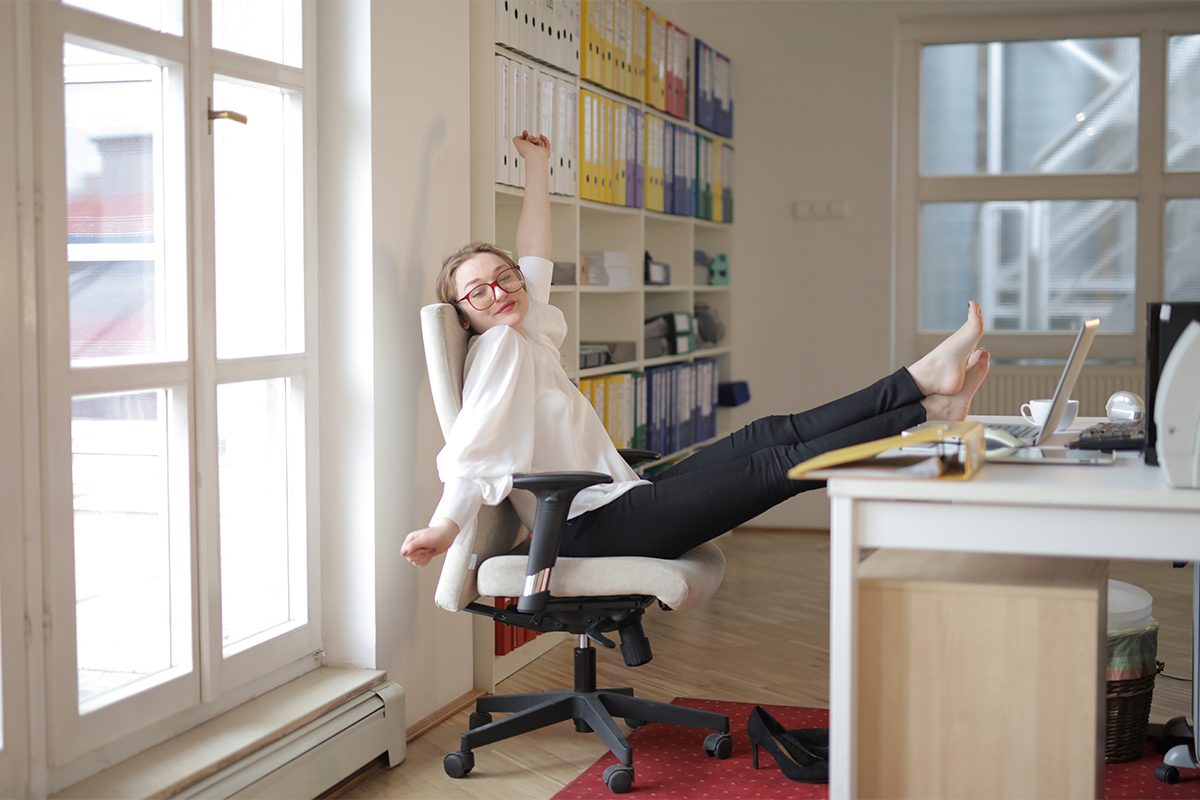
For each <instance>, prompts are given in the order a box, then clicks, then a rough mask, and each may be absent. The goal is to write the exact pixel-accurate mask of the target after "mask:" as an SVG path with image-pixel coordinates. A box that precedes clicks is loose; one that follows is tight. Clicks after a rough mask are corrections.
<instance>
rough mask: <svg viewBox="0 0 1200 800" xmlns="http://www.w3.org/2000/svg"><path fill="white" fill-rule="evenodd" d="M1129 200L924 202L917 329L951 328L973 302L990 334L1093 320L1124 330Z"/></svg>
mask: <svg viewBox="0 0 1200 800" xmlns="http://www.w3.org/2000/svg"><path fill="white" fill-rule="evenodd" d="M1136 226H1137V204H1136V202H1135V201H1133V200H1029V201H1014V202H987V203H926V204H925V205H923V206H922V208H921V328H922V330H926V331H941V330H954V329H955V328H956V327H957V326H958V325H959V324H961V323H962V309H963V306H964V305H965V304H966V302H967V301H968V300H978V301H979V302H980V304H981V305H982V306H983V313H984V319H985V322H986V324H987V327H988V329H989V330H992V331H1068V330H1075V329H1077V328H1079V327H1080V325H1081V324H1082V323H1083V321H1084V320H1087V319H1091V318H1093V317H1099V318H1100V330H1102V331H1104V332H1105V333H1131V332H1132V331H1133V327H1134V320H1135V318H1136V315H1135V308H1134V305H1135V288H1136V280H1135V267H1136V264H1135V258H1136V245H1137V228H1136Z"/></svg>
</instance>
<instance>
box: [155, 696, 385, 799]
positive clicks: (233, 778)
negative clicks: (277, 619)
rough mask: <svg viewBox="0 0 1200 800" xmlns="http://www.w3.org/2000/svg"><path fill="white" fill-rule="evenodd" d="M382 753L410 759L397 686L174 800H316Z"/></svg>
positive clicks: (356, 701) (361, 699) (355, 702)
mask: <svg viewBox="0 0 1200 800" xmlns="http://www.w3.org/2000/svg"><path fill="white" fill-rule="evenodd" d="M381 754H386V757H387V761H388V766H389V767H390V766H395V765H396V764H398V763H400V762H401V761H403V760H404V757H405V754H406V744H405V726H404V690H403V689H401V688H400V686H399V685H397V684H396V683H394V682H392V681H387V682H386V683H384V684H382V685H380V686H376V687H375V688H374V689H372V690H371V691H369V692H366V693H365V694H362V695H359V696H358V697H355V698H353V699H351V700H348V701H346V702H345V703H343V704H342V705H341V706H340V707H338V708H335V709H333V710H332V711H329V712H327V713H325V714H324V715H322V716H320V717H318V718H317V719H315V720H313V721H312V722H310V723H308V724H307V725H305V726H303V727H302V728H299V729H298V730H296V731H294V732H293V733H291V734H289V735H288V736H285V737H284V738H282V739H280V740H279V741H276V742H273V743H271V744H270V745H268V746H266V747H264V748H262V749H260V750H257V751H255V752H253V753H250V754H248V755H246V756H245V757H244V758H242V759H241V760H240V761H238V762H237V763H235V764H231V765H229V766H228V767H226V768H224V769H222V770H221V771H220V772H217V773H216V774H214V775H211V776H209V777H208V778H206V779H205V780H203V781H201V782H199V783H197V784H193V785H192V786H189V787H188V788H187V789H185V790H184V791H182V792H180V793H178V794H175V795H172V800H176V799H177V798H231V797H239V798H267V797H292V798H296V797H316V796H318V795H320V794H321V793H323V792H325V791H326V790H328V789H330V788H331V787H333V786H334V785H336V784H337V783H339V782H341V781H342V780H343V779H344V778H346V777H348V776H350V775H352V774H354V772H356V771H357V770H358V769H359V768H361V767H363V766H365V765H366V764H368V763H370V762H371V761H373V760H374V759H375V758H377V757H378V756H380V755H381Z"/></svg>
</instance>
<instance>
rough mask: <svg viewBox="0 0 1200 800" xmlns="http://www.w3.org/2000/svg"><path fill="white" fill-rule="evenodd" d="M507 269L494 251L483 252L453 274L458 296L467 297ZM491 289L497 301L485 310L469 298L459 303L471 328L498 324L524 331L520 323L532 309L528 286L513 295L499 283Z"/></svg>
mask: <svg viewBox="0 0 1200 800" xmlns="http://www.w3.org/2000/svg"><path fill="white" fill-rule="evenodd" d="M506 269H509V265H508V262H506V261H505V260H504V259H502V258H501V257H500V256H498V255H496V254H495V253H480V254H478V255H476V256H473V257H472V258H470V259H468V260H467V261H465V262H464V263H463V265H462V266H461V267H459V268H458V269H457V270H456V271H455V273H454V280H455V283H456V285H457V287H458V292H457V296H458V297H463V298H465V297H466V296H467V294H468V293H469V292H470V291H471V290H472V289H474V288H476V287H477V286H480V285H481V284H488V283H491V282H493V281H495V280H496V278H497V277H498V276H499V275H500V273H502V272H504V270H506ZM489 288H490V291H491V293H492V296H493V297H494V298H495V300H494V302H493V303H492V304H491V305H490V306H488V307H487V308H485V309H483V310H482V311H480V310H479V309H477V308H475V307H474V306H472V305H471V304H470V302H468V301H467V300H460V301H459V302H458V309H459V311H461V312H462V313H463V316H465V317H466V318H467V321H468V322H469V323H470V325H471V328H473V329H474V330H475V332H476V333H484V332H485V331H487V330H489V329H491V328H495V327H496V326H497V325H507V326H509V327H510V328H516V329H517V331H518V332H519V333H521V334H524V333H525V331H524V330H523V329H522V327H521V324H522V323H523V322H524V321H525V314H527V313H528V312H529V294H528V293H527V292H526V291H525V287H523V286H522V287H521V288H520V289H518V290H517V291H515V292H513V293H512V294H508V293H506V292H505V291H504V290H503V289H501V288H499V287H497V286H492V287H489Z"/></svg>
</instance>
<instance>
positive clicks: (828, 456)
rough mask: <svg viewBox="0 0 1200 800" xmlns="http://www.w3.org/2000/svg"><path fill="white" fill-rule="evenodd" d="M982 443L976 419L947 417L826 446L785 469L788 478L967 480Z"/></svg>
mask: <svg viewBox="0 0 1200 800" xmlns="http://www.w3.org/2000/svg"><path fill="white" fill-rule="evenodd" d="M937 443H944V444H945V445H946V449H945V451H944V452H943V453H940V454H932V455H931V454H922V455H917V456H913V455H887V456H882V455H881V454H882V453H887V452H888V451H889V450H896V449H897V448H901V447H909V446H912V445H919V444H924V445H928V444H937ZM986 449H987V444H986V443H985V441H984V438H983V425H982V424H981V423H979V422H948V423H946V424H945V425H940V426H937V427H929V428H924V429H922V430H918V431H914V432H913V433H912V434H910V435H908V436H889V437H887V438H886V439H876V440H875V441H873V442H864V443H863V444H856V445H853V446H851V447H843V448H841V449H839V450H830V451H829V452H828V453H822V454H821V455H819V456H814V457H813V458H810V459H808V460H807V461H805V462H803V463H800V464H797V465H796V466H794V467H792V468H791V469H790V470H788V477H789V478H791V479H792V480H814V479H818V480H823V479H826V478H836V477H847V478H848V477H862V478H936V479H939V480H960V481H963V480H969V479H970V478H971V476H972V475H974V474H975V472H976V471H977V470H978V469H979V467H980V465H982V464H983V458H984V455H985V453H986Z"/></svg>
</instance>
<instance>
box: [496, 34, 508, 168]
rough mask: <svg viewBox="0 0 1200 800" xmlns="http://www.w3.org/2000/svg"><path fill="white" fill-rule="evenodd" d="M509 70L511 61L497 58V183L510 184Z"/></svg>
mask: <svg viewBox="0 0 1200 800" xmlns="http://www.w3.org/2000/svg"><path fill="white" fill-rule="evenodd" d="M508 69H509V61H508V59H507V58H505V57H504V56H499V55H498V56H496V76H495V82H496V112H495V117H496V119H495V126H496V130H495V139H496V148H495V149H496V183H510V182H511V179H510V178H509V174H508V172H509V165H510V163H511V161H510V159H509V155H508V149H509V146H510V145H509V139H510V138H512V137H511V136H510V135H509V133H508V124H509V120H510V113H509V109H508V88H509V79H508Z"/></svg>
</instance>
